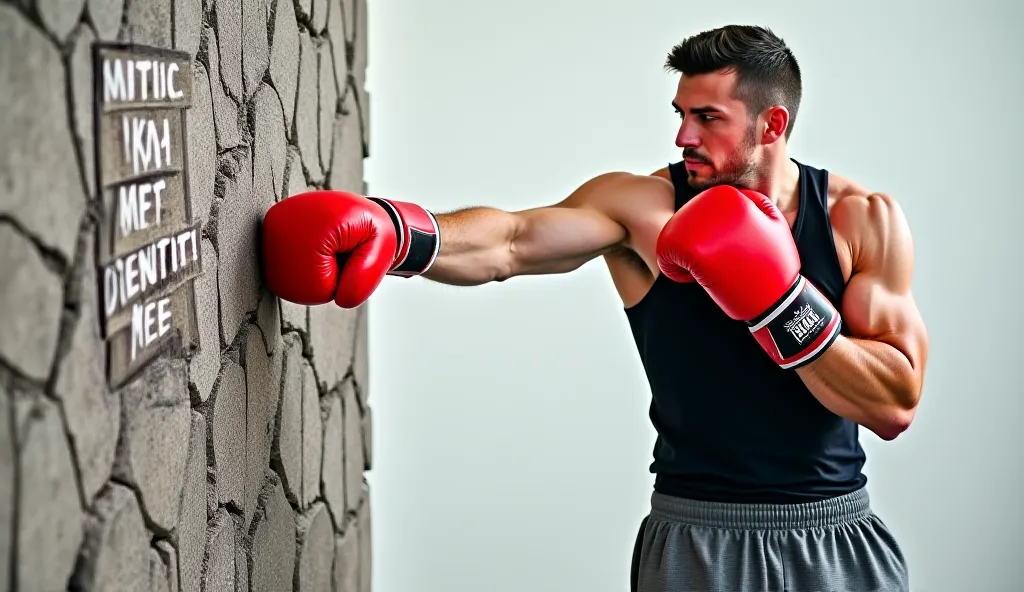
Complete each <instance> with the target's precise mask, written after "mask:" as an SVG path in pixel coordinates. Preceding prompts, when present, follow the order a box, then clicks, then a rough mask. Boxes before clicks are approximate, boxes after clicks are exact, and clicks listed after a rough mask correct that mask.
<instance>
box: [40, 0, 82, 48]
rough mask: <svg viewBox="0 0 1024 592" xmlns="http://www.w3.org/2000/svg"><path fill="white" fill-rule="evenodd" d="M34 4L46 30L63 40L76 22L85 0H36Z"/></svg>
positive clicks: (80, 14)
mask: <svg viewBox="0 0 1024 592" xmlns="http://www.w3.org/2000/svg"><path fill="white" fill-rule="evenodd" d="M35 4H36V11H37V12H39V20H41V21H42V22H43V26H44V27H46V30H47V31H49V32H50V33H51V34H52V35H53V36H54V37H56V38H57V39H61V40H63V39H64V38H65V37H67V36H68V34H69V33H71V31H72V29H74V28H75V25H77V24H78V19H79V18H80V17H81V16H82V9H83V8H84V7H85V0H36V3H35Z"/></svg>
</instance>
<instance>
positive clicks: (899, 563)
mask: <svg viewBox="0 0 1024 592" xmlns="http://www.w3.org/2000/svg"><path fill="white" fill-rule="evenodd" d="M631 579H632V582H631V584H632V588H631V589H632V590H633V592H691V591H700V592H719V591H721V592H755V591H756V592H776V591H777V592H882V591H885V592H907V591H908V590H909V583H908V575H907V566H906V563H905V561H904V557H903V553H902V552H901V551H900V548H899V545H898V544H897V543H896V541H895V540H894V539H893V536H892V534H891V533H890V532H889V529H888V528H887V527H886V526H885V524H883V523H882V520H881V519H880V518H879V517H878V516H877V515H875V513H874V512H873V511H872V510H871V508H870V504H869V500H868V494H867V491H866V490H864V489H861V490H859V491H856V492H853V493H850V494H848V495H844V496H841V497H837V498H833V499H829V500H826V501H820V502H811V503H804V504H792V505H773V504H725V503H717V502H699V501H693V500H687V499H681V498H677V497H670V496H667V495H664V494H661V493H658V492H655V493H654V494H653V495H652V496H651V512H650V515H649V516H647V517H646V518H644V520H643V522H642V524H641V526H640V532H639V534H638V535H637V540H636V545H635V548H634V550H633V564H632V573H631Z"/></svg>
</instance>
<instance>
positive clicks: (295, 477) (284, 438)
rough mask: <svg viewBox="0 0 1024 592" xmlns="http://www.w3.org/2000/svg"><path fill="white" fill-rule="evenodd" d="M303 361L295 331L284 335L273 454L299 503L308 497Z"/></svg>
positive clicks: (291, 496)
mask: <svg viewBox="0 0 1024 592" xmlns="http://www.w3.org/2000/svg"><path fill="white" fill-rule="evenodd" d="M302 362H303V359H302V342H301V341H300V340H299V338H298V336H297V335H295V334H294V333H289V334H288V335H285V337H284V370H283V376H282V380H281V405H280V407H279V409H280V411H279V412H278V419H277V434H276V436H275V438H274V453H273V455H274V458H276V459H277V460H278V462H279V463H280V467H281V469H280V477H281V481H282V483H283V484H284V489H285V493H286V494H287V496H288V500H289V501H290V502H292V503H293V504H296V505H298V504H300V503H301V501H300V500H304V499H305V498H304V495H303V492H302V450H303V434H302V428H303V418H302V412H303V405H304V399H303V395H302ZM317 419H318V420H319V413H317Z"/></svg>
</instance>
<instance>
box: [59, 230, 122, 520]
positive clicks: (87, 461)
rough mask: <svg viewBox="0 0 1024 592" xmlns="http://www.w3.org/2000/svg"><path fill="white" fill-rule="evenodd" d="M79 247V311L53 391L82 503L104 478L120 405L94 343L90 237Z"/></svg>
mask: <svg viewBox="0 0 1024 592" xmlns="http://www.w3.org/2000/svg"><path fill="white" fill-rule="evenodd" d="M84 245H85V248H84V251H85V255H84V266H83V268H82V277H81V280H80V283H79V286H78V289H79V292H80V294H79V298H80V307H81V308H80V314H79V317H78V319H77V321H74V328H73V329H72V336H71V349H70V350H69V351H68V354H67V356H65V357H64V359H63V360H62V361H61V364H60V366H59V368H58V370H57V382H56V385H55V388H54V391H55V392H56V394H57V396H58V397H59V398H60V400H61V403H62V404H63V406H64V413H65V417H66V418H67V424H68V432H69V434H70V436H71V443H72V446H74V450H75V455H76V457H77V458H78V469H79V471H80V473H81V477H82V494H83V496H84V498H85V499H84V503H85V504H87V505H88V504H90V503H92V498H93V497H94V496H95V495H96V494H97V492H99V490H100V488H101V487H102V486H103V484H104V483H106V481H107V480H108V479H109V478H110V473H111V470H112V468H113V465H114V453H115V451H116V449H117V434H118V433H119V432H120V429H121V405H120V398H119V397H118V395H117V393H112V392H111V391H110V389H109V388H108V387H107V380H106V372H105V369H106V352H105V351H104V349H103V348H98V347H96V344H97V343H99V342H100V341H101V333H100V318H99V315H100V312H101V311H100V309H99V303H98V302H97V300H98V298H97V290H96V285H97V284H96V263H95V261H96V258H95V253H94V252H93V241H92V240H87V241H85V242H84Z"/></svg>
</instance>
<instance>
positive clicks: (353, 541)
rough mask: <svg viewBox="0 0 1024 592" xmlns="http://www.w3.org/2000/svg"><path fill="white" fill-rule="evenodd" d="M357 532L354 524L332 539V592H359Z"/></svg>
mask: <svg viewBox="0 0 1024 592" xmlns="http://www.w3.org/2000/svg"><path fill="white" fill-rule="evenodd" d="M359 572H360V566H359V531H358V530H357V529H356V524H355V522H352V523H351V524H350V525H349V528H346V529H345V532H344V534H342V535H341V536H335V537H334V577H333V584H334V592H359Z"/></svg>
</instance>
